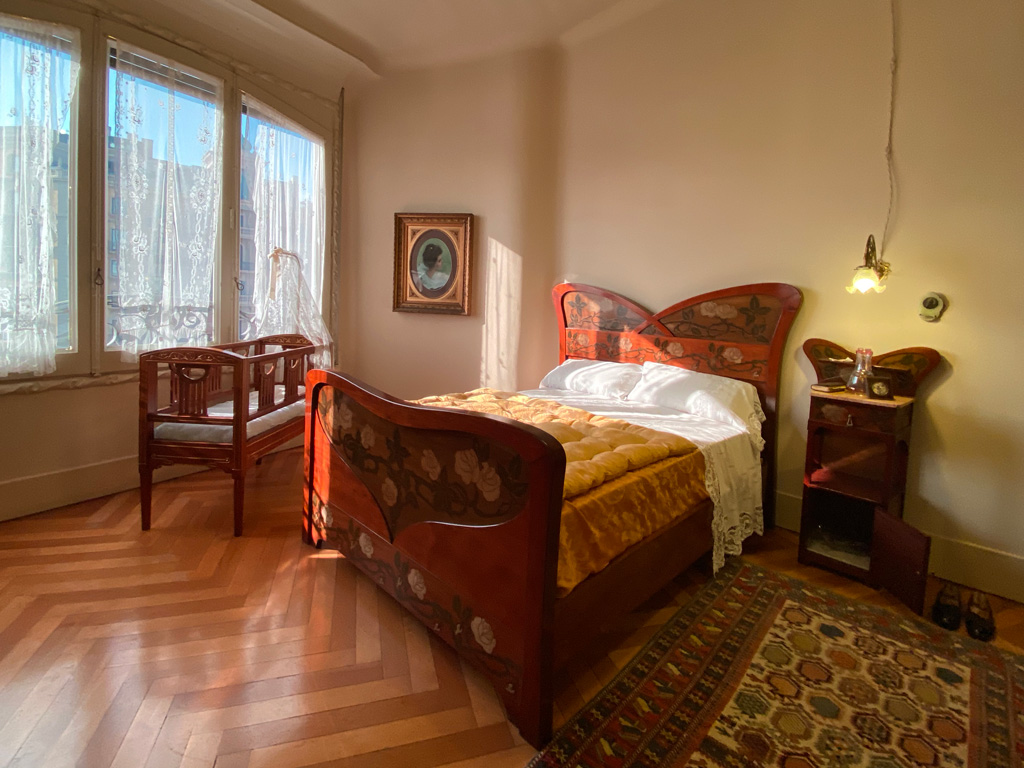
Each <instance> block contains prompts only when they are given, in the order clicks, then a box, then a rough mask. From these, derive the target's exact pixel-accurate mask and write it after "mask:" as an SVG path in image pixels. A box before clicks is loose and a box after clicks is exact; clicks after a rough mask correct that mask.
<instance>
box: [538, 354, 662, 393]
mask: <svg viewBox="0 0 1024 768" xmlns="http://www.w3.org/2000/svg"><path fill="white" fill-rule="evenodd" d="M642 373H643V369H642V368H641V367H640V366H639V365H637V364H636V363H613V362H608V361H601V360H566V361H565V362H564V363H562V364H561V365H560V366H558V367H557V368H555V369H554V370H552V371H550V372H549V373H548V375H547V376H545V377H544V378H543V379H541V381H540V385H541V387H547V388H549V389H570V390H572V391H574V392H584V393H587V394H590V395H601V396H602V397H614V398H617V399H618V400H622V399H624V398H625V397H626V395H628V394H629V392H630V390H631V389H633V387H634V386H635V385H636V383H637V382H638V381H640V375H641V374H642Z"/></svg>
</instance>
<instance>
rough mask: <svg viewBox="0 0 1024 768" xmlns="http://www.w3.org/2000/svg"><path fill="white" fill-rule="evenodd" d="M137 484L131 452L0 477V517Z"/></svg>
mask: <svg viewBox="0 0 1024 768" xmlns="http://www.w3.org/2000/svg"><path fill="white" fill-rule="evenodd" d="M300 445H302V438H301V437H297V438H295V439H294V440H289V441H288V442H287V443H285V444H284V445H282V446H281V447H279V448H277V449H276V450H274V451H273V453H277V451H283V450H286V449H288V448H294V447H296V446H300ZM205 469H206V468H205V467H195V466H190V465H185V464H178V465H175V466H170V467H160V468H159V469H157V470H156V471H155V472H154V473H153V481H154V482H157V483H159V482H162V481H164V480H170V479H172V478H175V477H182V476H183V475H189V474H192V473H193V472H202V471H204V470H205ZM138 487H139V459H138V457H137V456H135V455H132V456H121V457H119V458H116V459H106V460H104V461H97V462H95V463H92V464H84V465H82V466H79V467H72V468H71V469H58V470H54V471H53V472H43V473H41V474H38V475H30V476H29V477H17V478H14V479H13V480H4V481H0V499H3V504H2V505H0V521H3V520H13V519H14V518H16V517H24V516H25V515H34V514H35V513H37V512H45V511H46V510H48V509H54V508H56V507H63V506H65V505H67V504H77V503H78V502H80V501H87V500H89V499H96V498H99V497H100V496H109V495H110V494H112V493H120V492H121V491H127V490H130V489H132V488H138Z"/></svg>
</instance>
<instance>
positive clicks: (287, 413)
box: [153, 384, 306, 443]
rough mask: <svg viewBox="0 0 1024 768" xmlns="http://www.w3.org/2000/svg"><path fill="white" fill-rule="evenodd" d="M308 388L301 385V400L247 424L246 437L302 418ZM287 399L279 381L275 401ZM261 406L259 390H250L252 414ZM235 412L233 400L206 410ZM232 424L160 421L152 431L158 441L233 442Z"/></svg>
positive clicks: (215, 413)
mask: <svg viewBox="0 0 1024 768" xmlns="http://www.w3.org/2000/svg"><path fill="white" fill-rule="evenodd" d="M305 392H306V388H305V387H299V397H300V399H299V400H296V401H295V402H294V403H289V404H288V405H285V406H282V407H279V408H277V409H276V410H273V411H271V412H270V413H267V414H264V415H263V416H260V417H259V418H258V419H252V420H251V421H249V422H247V423H246V425H245V436H246V438H248V439H251V438H253V437H255V436H257V435H260V434H262V433H264V432H266V431H267V430H270V429H273V428H275V427H279V426H281V425H282V424H285V423H286V422H289V421H291V420H292V419H301V418H303V417H304V416H305V411H306V400H305ZM283 399H284V385H283V384H278V385H277V386H276V387H274V401H275V402H280V401H282V400H283ZM258 407H259V392H250V393H249V413H255V411H256V410H257V408H258ZM234 412H235V404H234V402H233V401H231V400H228V401H227V402H223V403H217V404H216V405H211V406H210V408H209V410H208V411H207V413H208V414H209V415H210V416H219V417H222V418H228V419H230V418H231V417H232V416H233V415H234ZM232 429H233V427H232V426H231V425H230V424H223V425H222V424H177V423H169V422H165V423H163V424H157V425H156V428H155V429H154V430H153V438H154V439H155V440H180V441H182V442H189V443H230V442H231V439H232Z"/></svg>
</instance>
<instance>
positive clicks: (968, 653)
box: [530, 560, 1024, 768]
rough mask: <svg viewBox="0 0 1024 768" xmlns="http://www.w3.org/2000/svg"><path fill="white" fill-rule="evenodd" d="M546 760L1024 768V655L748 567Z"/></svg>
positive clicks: (566, 729) (789, 767) (802, 767)
mask: <svg viewBox="0 0 1024 768" xmlns="http://www.w3.org/2000/svg"><path fill="white" fill-rule="evenodd" d="M530 765H531V766H532V767H535V768H542V767H549V768H555V766H559V767H561V766H565V767H566V768H591V767H592V766H593V767H595V768H596V767H597V766H602V767H603V768H618V767H620V766H621V767H623V768H625V767H626V766H636V767H637V768H640V767H641V766H642V767H643V768H649V767H653V766H663V767H665V768H674V767H676V766H691V767H692V768H726V767H728V768H734V767H735V768H739V767H741V766H778V767H779V768H815V767H817V768H903V767H906V768H919V767H920V766H953V767H955V768H981V767H982V766H1008V767H1013V766H1022V765H1024V657H1022V656H1014V655H1011V654H1008V653H1005V652H1002V651H999V650H997V649H995V648H993V647H992V646H990V645H986V644H984V643H979V642H975V641H973V640H971V639H969V638H965V637H963V636H960V635H956V634H952V633H948V632H946V631H944V630H942V629H940V628H938V627H936V626H934V625H931V624H928V623H925V622H924V621H921V620H912V619H906V618H904V617H902V616H900V615H898V614H896V613H893V612H891V611H886V610H883V609H878V608H873V607H870V606H867V605H864V604H861V603H854V602H851V601H849V600H846V599H844V598H841V597H839V596H838V595H835V594H833V593H831V592H827V591H825V590H819V589H814V588H810V587H807V586H805V585H804V584H803V583H801V582H799V581H795V580H792V579H789V578H787V577H785V576H782V575H780V574H777V573H773V572H771V571H766V570H764V569H762V568H759V567H757V566H754V565H750V564H749V563H745V562H743V561H742V560H735V561H733V562H732V563H730V564H729V565H728V566H726V568H724V569H722V570H721V571H719V574H718V576H717V577H716V578H715V579H714V580H713V581H712V582H711V583H709V584H708V585H707V586H706V587H704V588H703V589H702V590H701V592H700V593H699V594H698V595H697V596H696V597H694V599H693V600H692V601H691V602H690V603H689V604H688V605H686V606H685V607H684V608H682V609H681V610H680V611H679V613H678V614H676V616H675V617H673V619H672V620H670V621H669V622H668V623H667V624H666V625H665V626H664V627H663V628H662V629H661V630H660V631H659V632H658V634H657V635H655V637H654V638H652V639H651V641H650V642H649V643H648V644H647V645H646V646H645V647H644V649H643V650H642V651H641V652H640V653H639V654H637V656H636V657H635V658H634V659H633V660H632V661H631V662H630V664H629V665H628V666H627V667H626V668H625V669H623V670H622V671H621V672H620V673H619V674H618V676H617V677H616V678H615V679H614V680H612V682H611V683H609V684H608V686H607V687H605V689H604V690H603V691H602V692H601V693H600V694H598V695H597V696H596V697H595V698H594V699H593V700H592V701H591V702H589V703H588V704H587V705H586V706H585V707H584V708H583V709H582V710H581V711H580V712H579V713H578V714H577V715H576V716H575V717H574V718H572V719H571V720H570V721H569V722H567V723H566V724H565V725H564V726H563V727H562V728H561V729H560V730H559V732H558V733H557V734H556V735H555V738H554V739H553V740H552V742H551V743H550V744H549V745H548V747H547V748H546V749H545V750H544V751H543V752H542V753H541V754H539V755H538V756H537V758H536V759H535V760H534V761H533V762H532V763H531V764H530Z"/></svg>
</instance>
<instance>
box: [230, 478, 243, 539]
mask: <svg viewBox="0 0 1024 768" xmlns="http://www.w3.org/2000/svg"><path fill="white" fill-rule="evenodd" d="M231 475H232V477H234V479H235V536H241V535H242V509H243V508H244V504H245V472H232V473H231Z"/></svg>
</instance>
